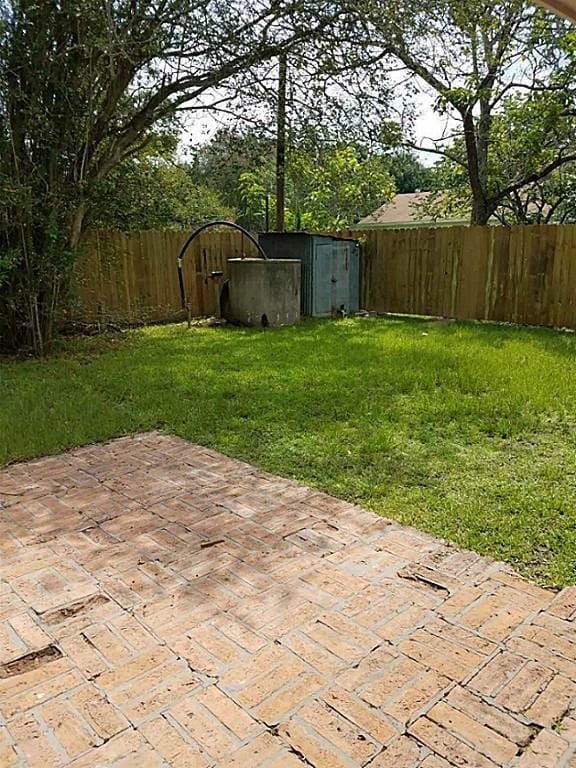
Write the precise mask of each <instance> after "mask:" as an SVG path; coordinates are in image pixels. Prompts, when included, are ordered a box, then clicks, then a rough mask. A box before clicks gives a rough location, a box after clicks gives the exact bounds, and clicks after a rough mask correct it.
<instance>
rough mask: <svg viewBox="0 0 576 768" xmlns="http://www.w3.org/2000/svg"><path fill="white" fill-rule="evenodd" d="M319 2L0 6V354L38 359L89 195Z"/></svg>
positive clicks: (329, 16)
mask: <svg viewBox="0 0 576 768" xmlns="http://www.w3.org/2000/svg"><path fill="white" fill-rule="evenodd" d="M338 12H339V8H338V7H336V5H335V4H334V3H331V2H328V0H307V1H306V2H304V0H282V2H278V0H226V1H224V0H204V2H197V0H151V1H149V2H140V0H106V2H101V0H55V1H54V2H38V0H0V195H1V197H2V200H3V201H6V202H4V204H3V206H2V208H1V210H0V280H1V283H0V342H1V343H3V344H4V345H5V346H6V345H8V344H10V345H11V346H12V347H16V348H18V347H22V346H26V345H28V346H31V347H32V348H33V350H34V351H35V352H36V353H38V354H42V353H43V352H44V350H45V349H46V347H47V345H48V344H49V342H50V339H51V338H52V335H53V330H54V321H55V317H56V310H57V307H58V304H59V301H60V298H61V296H62V293H63V291H65V290H66V286H67V282H68V277H69V274H70V269H71V265H72V264H73V262H74V259H75V253H76V249H77V246H78V243H79V240H80V237H81V235H82V232H83V230H84V228H85V226H86V223H87V221H88V218H89V214H90V210H91V207H92V204H93V199H94V194H95V189H96V187H97V186H98V185H99V184H100V183H101V182H102V181H103V180H104V179H105V178H106V177H107V176H108V175H109V174H110V172H111V171H112V170H113V169H114V168H115V167H117V166H118V165H119V164H120V163H121V162H122V161H124V160H125V159H126V158H129V157H131V156H132V155H134V154H135V153H137V152H138V151H140V150H141V149H142V148H143V147H145V146H146V144H147V142H148V141H149V139H150V136H151V134H152V133H153V130H154V129H155V128H156V127H157V126H162V125H163V124H164V123H165V122H166V121H171V120H172V119H173V117H174V115H175V114H176V113H177V111H178V110H179V109H187V110H190V109H192V110H193V109H198V108H202V109H205V108H206V105H207V103H209V100H210V98H212V99H213V100H215V101H218V100H219V99H220V98H222V97H221V96H220V94H219V92H218V88H219V87H220V86H223V85H225V84H227V83H230V82H231V81H232V80H233V78H234V77H236V76H239V75H240V73H243V72H246V71H248V70H249V69H250V68H251V67H254V66H256V65H257V64H259V63H260V62H262V61H264V60H267V59H271V58H274V57H276V56H277V55H278V54H279V52H280V51H281V50H283V49H284V48H285V47H289V46H291V45H293V44H295V43H297V42H298V41H300V40H304V39H307V38H309V37H311V36H313V35H317V34H319V33H320V32H321V31H322V30H323V29H324V28H325V27H326V26H327V25H328V24H330V23H332V22H333V21H334V20H335V19H336V18H337V17H338Z"/></svg>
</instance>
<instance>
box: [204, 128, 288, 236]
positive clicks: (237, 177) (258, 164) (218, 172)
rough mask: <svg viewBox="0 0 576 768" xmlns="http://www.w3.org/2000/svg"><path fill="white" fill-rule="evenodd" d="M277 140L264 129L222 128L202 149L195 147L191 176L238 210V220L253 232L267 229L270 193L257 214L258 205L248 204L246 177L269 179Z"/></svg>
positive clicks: (226, 203)
mask: <svg viewBox="0 0 576 768" xmlns="http://www.w3.org/2000/svg"><path fill="white" fill-rule="evenodd" d="M273 162H274V140H273V138H272V137H271V136H268V135H266V134H265V132H264V131H263V130H262V129H261V128H258V129H257V128H253V127H252V126H251V127H250V128H245V127H244V128H243V129H242V128H241V127H240V126H234V125H229V126H225V127H222V128H220V129H219V130H218V131H216V133H215V134H214V136H212V138H211V139H210V140H209V141H207V142H206V143H204V144H202V145H201V146H197V147H193V149H192V153H191V162H190V173H191V175H192V177H193V179H194V180H195V182H196V183H197V184H200V185H203V186H206V187H209V188H211V189H212V190H214V191H215V192H216V193H217V194H218V196H219V198H220V199H221V200H222V202H223V203H224V205H226V206H227V207H229V208H231V209H234V211H235V212H236V220H237V222H238V223H239V224H241V225H242V226H243V227H246V228H247V229H249V230H251V231H256V230H258V229H262V228H263V226H264V205H265V197H266V194H267V193H269V192H271V188H270V189H268V190H266V189H263V190H262V192H261V193H259V194H260V198H261V199H260V202H259V204H258V205H259V206H260V205H261V207H262V210H258V211H257V212H255V207H254V205H248V206H247V205H246V198H245V194H244V193H243V191H242V183H241V178H242V176H243V174H254V178H256V179H258V178H268V177H269V175H270V173H272V172H273Z"/></svg>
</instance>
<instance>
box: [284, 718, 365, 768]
mask: <svg viewBox="0 0 576 768" xmlns="http://www.w3.org/2000/svg"><path fill="white" fill-rule="evenodd" d="M278 735H279V736H280V737H281V738H282V739H283V740H284V741H285V742H286V744H288V745H290V747H292V749H294V750H295V751H296V752H297V753H298V754H300V755H303V756H304V758H305V759H306V761H307V764H309V765H315V766H322V768H350V761H349V759H348V758H347V757H345V756H344V755H342V754H341V753H339V752H338V751H337V750H336V748H335V747H334V746H333V745H332V744H330V743H329V742H328V741H326V740H324V739H322V738H321V737H319V736H318V734H317V733H315V732H314V730H313V729H312V728H310V727H307V726H304V725H302V724H300V723H297V722H296V721H294V720H289V721H288V722H286V723H282V724H281V725H280V727H279V728H278Z"/></svg>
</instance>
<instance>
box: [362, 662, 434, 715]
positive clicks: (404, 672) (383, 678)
mask: <svg viewBox="0 0 576 768" xmlns="http://www.w3.org/2000/svg"><path fill="white" fill-rule="evenodd" d="M424 671H425V670H424V667H422V666H421V665H420V664H419V663H418V662H416V661H413V660H412V659H408V658H406V657H400V658H399V659H397V660H396V661H395V662H394V663H393V664H391V665H390V666H388V668H387V669H385V670H384V671H383V673H382V674H381V675H379V676H378V677H376V678H375V679H373V680H372V681H371V682H370V683H368V685H367V686H366V687H365V688H364V689H363V690H362V691H361V692H360V697H361V698H362V699H364V701H367V702H368V703H369V704H371V705H372V706H373V707H382V706H383V705H384V704H385V702H386V701H387V699H388V698H389V697H390V696H391V695H392V694H393V693H396V692H397V691H399V690H400V689H401V688H402V687H403V686H405V685H406V684H407V683H408V682H409V681H410V680H413V679H415V678H416V677H419V676H420V675H421V674H422V673H423V672H424Z"/></svg>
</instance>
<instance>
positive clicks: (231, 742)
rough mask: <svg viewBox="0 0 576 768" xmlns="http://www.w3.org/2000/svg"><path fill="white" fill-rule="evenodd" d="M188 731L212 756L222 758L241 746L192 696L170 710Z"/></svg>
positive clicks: (217, 758) (171, 714) (172, 715)
mask: <svg viewBox="0 0 576 768" xmlns="http://www.w3.org/2000/svg"><path fill="white" fill-rule="evenodd" d="M170 716H171V717H173V718H174V720H176V721H177V722H178V723H179V724H180V725H181V726H182V728H183V729H184V730H185V731H186V733H187V734H188V735H189V736H190V737H191V738H192V739H193V740H194V741H195V742H196V743H197V744H198V745H199V746H200V747H201V748H202V749H203V750H205V751H206V752H207V753H208V754H209V755H210V756H211V757H212V758H214V759H216V760H222V759H223V758H224V757H226V756H228V755H229V754H230V753H231V752H233V751H234V750H235V749H237V748H238V747H239V742H238V740H237V739H236V738H235V737H233V736H232V735H231V733H230V731H228V730H227V729H226V728H225V727H224V726H223V725H221V724H220V723H219V722H218V720H217V719H216V718H215V717H213V715H212V714H210V713H209V712H208V711H207V710H206V709H204V708H203V707H202V706H200V704H199V703H198V702H197V701H196V699H195V697H194V696H191V697H189V698H187V699H185V700H184V701H181V702H180V703H179V704H177V705H176V706H175V707H173V708H172V709H171V710H170Z"/></svg>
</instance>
